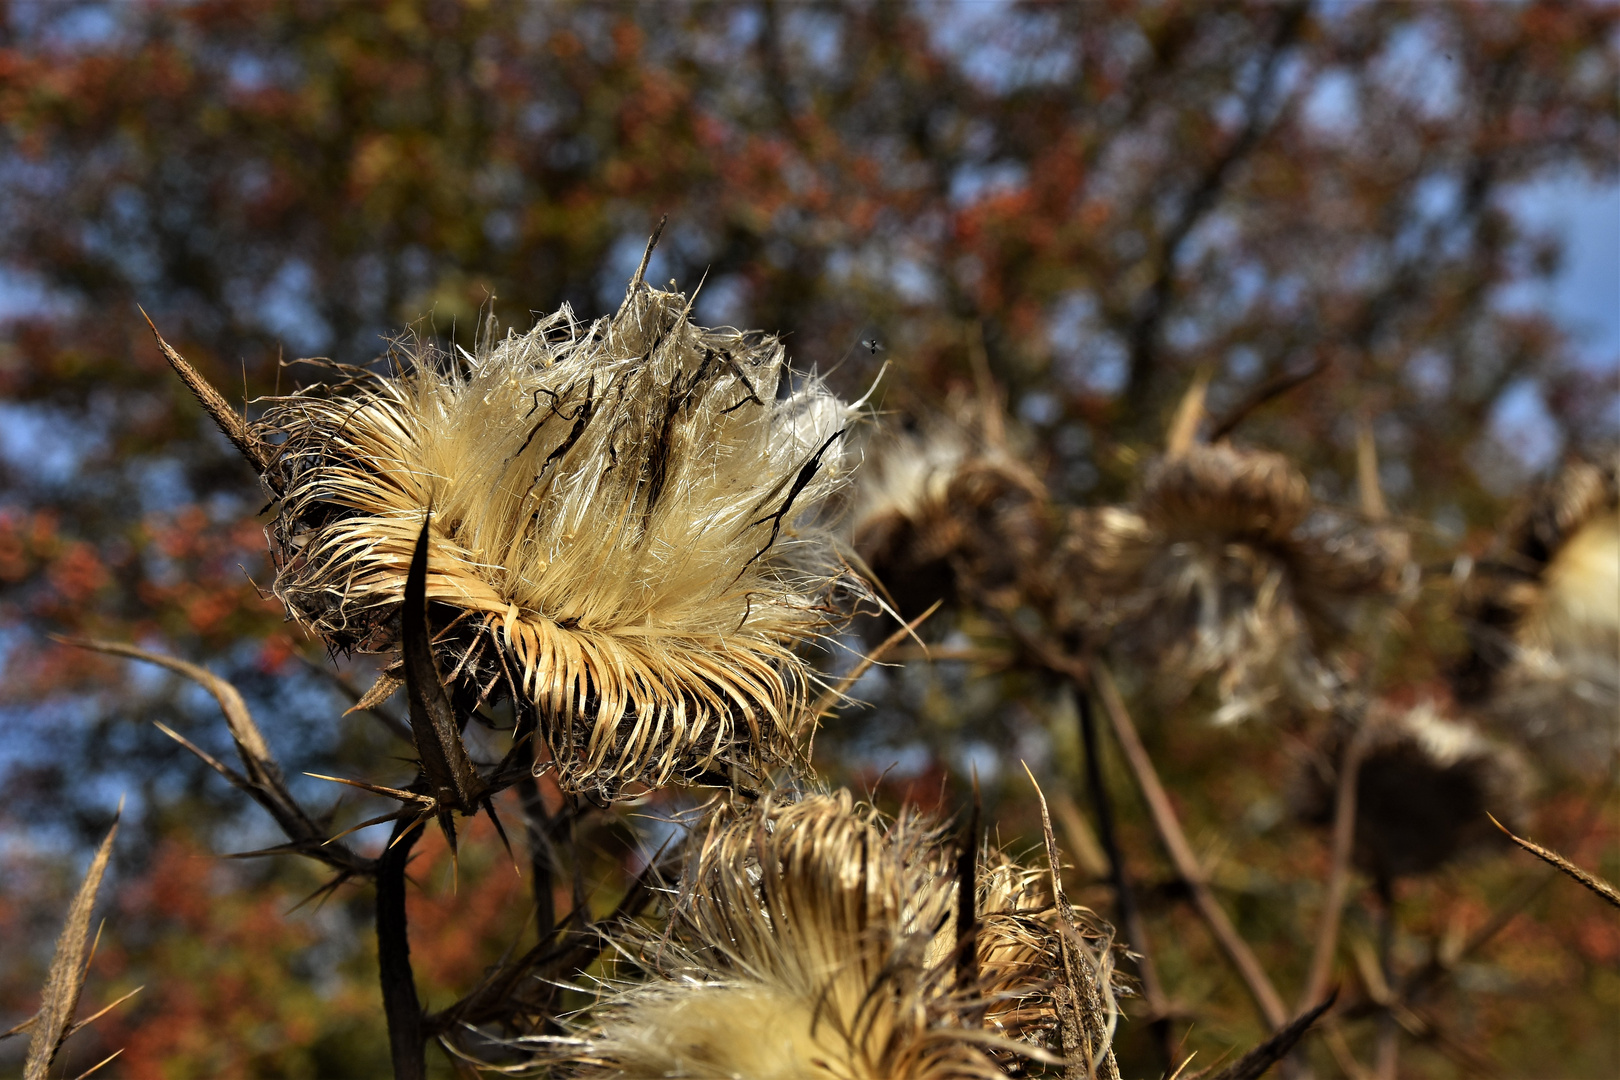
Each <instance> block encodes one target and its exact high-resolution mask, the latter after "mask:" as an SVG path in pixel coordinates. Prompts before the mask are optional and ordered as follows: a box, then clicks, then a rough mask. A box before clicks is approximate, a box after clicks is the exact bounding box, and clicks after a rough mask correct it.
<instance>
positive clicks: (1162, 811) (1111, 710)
mask: <svg viewBox="0 0 1620 1080" xmlns="http://www.w3.org/2000/svg"><path fill="white" fill-rule="evenodd" d="M1092 672H1093V685H1095V686H1096V687H1097V691H1098V696H1099V697H1101V698H1102V702H1103V709H1104V711H1105V712H1107V713H1108V719H1109V721H1110V723H1111V724H1112V725H1113V728H1114V736H1115V737H1116V738H1117V739H1118V740H1119V744H1120V748H1121V749H1122V750H1124V752H1125V760H1126V761H1127V762H1128V763H1129V764H1130V767H1131V771H1132V773H1134V774H1135V777H1136V784H1137V788H1138V789H1139V790H1140V791H1141V793H1142V798H1143V800H1144V801H1145V802H1146V803H1147V805H1148V811H1149V813H1150V815H1151V816H1152V818H1153V825H1154V828H1155V829H1156V830H1157V831H1158V833H1159V839H1160V841H1161V842H1162V843H1163V844H1164V849H1165V852H1166V853H1167V854H1168V855H1169V856H1170V861H1171V863H1172V864H1173V865H1174V866H1175V869H1176V873H1177V874H1179V875H1180V876H1181V879H1182V881H1183V882H1185V883H1186V886H1187V889H1188V891H1189V892H1191V893H1192V898H1193V906H1194V907H1195V908H1196V909H1197V910H1198V914H1199V915H1201V916H1202V917H1203V919H1204V922H1205V923H1206V924H1207V925H1208V926H1209V930H1210V933H1211V935H1213V936H1214V938H1215V941H1216V944H1218V945H1219V946H1220V947H1221V951H1223V952H1224V953H1226V956H1227V959H1228V960H1230V961H1231V963H1232V967H1233V968H1234V969H1236V971H1237V973H1238V975H1239V977H1241V978H1242V979H1243V984H1244V986H1246V987H1247V988H1248V991H1249V996H1250V997H1252V998H1253V999H1254V1003H1255V1005H1256V1006H1257V1007H1258V1008H1259V1010H1260V1015H1261V1016H1262V1017H1264V1018H1265V1021H1266V1023H1267V1024H1269V1025H1270V1026H1271V1028H1272V1030H1273V1031H1279V1030H1281V1029H1282V1028H1283V1027H1284V1026H1286V1025H1287V1023H1288V1020H1289V1016H1288V1008H1287V1006H1285V1005H1284V1004H1283V1000H1282V998H1281V997H1280V996H1279V995H1278V993H1277V989H1276V987H1275V986H1273V985H1272V983H1271V979H1270V977H1268V976H1267V975H1266V972H1265V969H1264V968H1262V967H1261V966H1260V961H1259V960H1258V959H1257V958H1256V957H1255V955H1254V951H1253V950H1252V949H1250V948H1249V945H1248V942H1246V941H1244V940H1243V937H1242V935H1240V934H1239V933H1238V931H1237V928H1236V927H1235V926H1233V925H1232V920H1231V919H1230V918H1228V917H1227V914H1226V912H1225V911H1224V910H1222V908H1221V905H1220V903H1219V901H1217V900H1216V899H1215V894H1214V893H1213V892H1212V891H1211V890H1210V887H1209V878H1208V875H1207V874H1206V873H1205V872H1204V868H1203V867H1202V866H1201V865H1200V864H1199V862H1198V858H1197V856H1196V855H1194V854H1193V850H1192V845H1190V844H1189V843H1187V836H1186V834H1185V833H1184V832H1183V831H1182V829H1181V823H1180V822H1179V821H1178V820H1177V819H1176V812H1175V808H1174V807H1173V806H1172V805H1171V803H1170V796H1169V795H1168V794H1167V793H1166V792H1165V790H1164V784H1163V783H1161V782H1160V780H1159V774H1158V772H1157V770H1155V769H1154V767H1153V759H1152V758H1150V757H1149V756H1148V752H1147V748H1146V747H1145V746H1143V745H1142V738H1141V736H1140V735H1138V734H1137V732H1136V725H1135V724H1134V723H1132V721H1131V717H1130V714H1129V713H1128V712H1126V711H1125V702H1124V700H1123V699H1122V698H1121V697H1120V694H1119V688H1118V687H1117V686H1116V685H1115V684H1114V679H1113V676H1112V675H1110V674H1109V673H1108V669H1107V668H1105V667H1103V666H1102V665H1101V664H1100V663H1099V664H1093V665H1092Z"/></svg>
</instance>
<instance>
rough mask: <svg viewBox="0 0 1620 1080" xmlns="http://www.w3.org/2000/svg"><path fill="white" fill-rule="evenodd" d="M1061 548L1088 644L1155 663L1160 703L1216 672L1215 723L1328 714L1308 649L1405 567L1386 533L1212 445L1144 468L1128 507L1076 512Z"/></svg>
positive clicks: (1400, 545) (1400, 544) (1339, 631)
mask: <svg viewBox="0 0 1620 1080" xmlns="http://www.w3.org/2000/svg"><path fill="white" fill-rule="evenodd" d="M1064 552H1065V554H1064V559H1065V563H1066V566H1067V567H1068V572H1069V577H1070V580H1071V581H1072V582H1073V583H1074V584H1073V588H1074V590H1075V592H1076V594H1077V597H1078V602H1079V603H1080V604H1081V605H1083V607H1084V608H1085V610H1086V613H1087V621H1088V622H1089V623H1090V626H1091V632H1092V635H1093V637H1094V638H1095V639H1096V640H1098V641H1099V642H1100V643H1102V644H1112V645H1114V646H1116V647H1118V648H1120V649H1122V650H1124V651H1126V652H1128V653H1131V654H1134V655H1136V656H1137V657H1139V658H1142V659H1143V660H1144V661H1146V662H1150V663H1155V664H1156V665H1157V666H1158V669H1159V670H1160V671H1161V672H1163V673H1165V674H1167V675H1169V676H1170V677H1169V678H1168V679H1166V680H1165V681H1164V686H1165V688H1166V691H1167V693H1168V694H1170V695H1172V696H1179V695H1181V694H1185V693H1186V692H1187V691H1188V690H1190V689H1191V687H1192V686H1193V685H1194V684H1196V683H1197V682H1198V681H1200V680H1201V679H1203V678H1205V677H1206V676H1210V675H1213V676H1215V677H1216V690H1217V693H1218V695H1219V698H1220V702H1221V705H1220V708H1219V710H1218V711H1217V713H1216V719H1217V720H1218V721H1222V722H1230V721H1235V720H1239V719H1242V718H1244V717H1246V716H1250V715H1253V714H1257V713H1261V712H1263V711H1265V710H1266V709H1267V708H1268V707H1269V706H1271V705H1273V704H1274V703H1277V702H1279V701H1287V702H1290V703H1294V704H1299V705H1303V706H1306V707H1308V708H1313V709H1324V708H1326V707H1327V706H1328V704H1329V692H1330V691H1331V689H1332V687H1333V686H1334V677H1333V676H1332V675H1331V674H1330V672H1329V670H1328V669H1327V667H1326V666H1325V665H1324V663H1323V662H1322V661H1321V660H1320V659H1319V650H1320V649H1322V648H1323V647H1324V646H1326V645H1328V644H1330V643H1331V642H1333V641H1334V640H1336V639H1338V638H1339V637H1341V636H1342V635H1343V634H1344V633H1345V632H1346V631H1347V630H1348V629H1350V623H1351V616H1352V613H1353V610H1354V606H1355V602H1356V601H1357V600H1359V599H1361V598H1364V597H1370V596H1377V595H1387V594H1390V593H1393V592H1394V591H1396V590H1397V589H1398V587H1399V585H1400V582H1401V578H1402V572H1403V569H1404V567H1405V566H1406V564H1407V559H1406V544H1405V540H1404V537H1402V536H1400V535H1399V534H1398V533H1396V532H1395V531H1394V530H1393V529H1391V528H1390V527H1388V526H1379V525H1373V526H1369V525H1366V524H1364V523H1362V522H1361V521H1360V520H1358V519H1356V518H1353V517H1351V516H1350V515H1347V514H1343V513H1339V512H1335V511H1330V510H1329V509H1328V508H1325V507H1322V506H1320V505H1318V504H1316V503H1315V502H1313V500H1312V498H1311V494H1310V487H1309V485H1308V484H1307V483H1306V481H1305V478H1304V476H1302V475H1301V474H1300V472H1299V470H1298V469H1296V468H1295V467H1294V466H1293V465H1292V464H1291V463H1290V462H1289V461H1288V460H1287V459H1285V458H1283V457H1281V456H1280V455H1277V454H1271V453H1266V452H1262V451H1251V450H1239V449H1237V448H1235V447H1232V446H1230V445H1227V444H1224V443H1223V444H1217V445H1214V446H1205V445H1194V446H1190V447H1188V448H1186V449H1185V450H1184V451H1182V452H1181V453H1179V454H1176V455H1172V456H1167V457H1166V458H1164V459H1161V460H1159V461H1156V462H1154V463H1153V464H1152V465H1150V466H1149V467H1148V469H1147V471H1146V474H1145V476H1144V478H1143V484H1142V490H1141V494H1140V496H1139V497H1138V499H1137V501H1136V504H1135V506H1134V507H1132V508H1131V509H1128V510H1127V509H1121V508H1115V507H1102V508H1096V509H1089V510H1080V511H1076V512H1075V513H1074V514H1073V515H1072V516H1071V519H1070V527H1069V532H1068V535H1067V537H1066V543H1065V548H1064Z"/></svg>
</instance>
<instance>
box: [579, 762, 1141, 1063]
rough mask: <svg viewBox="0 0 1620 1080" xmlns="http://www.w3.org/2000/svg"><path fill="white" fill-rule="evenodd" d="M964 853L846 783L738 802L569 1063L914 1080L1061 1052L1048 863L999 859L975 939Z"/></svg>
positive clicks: (699, 845)
mask: <svg viewBox="0 0 1620 1080" xmlns="http://www.w3.org/2000/svg"><path fill="white" fill-rule="evenodd" d="M956 863H957V856H956V852H955V851H954V850H952V845H950V844H949V843H948V842H945V840H944V838H943V836H942V834H941V831H940V830H939V829H938V827H937V826H934V825H931V824H929V823H928V822H926V821H923V820H920V819H918V818H916V817H909V816H903V817H901V818H900V819H899V820H897V821H892V822H891V821H885V820H884V819H882V818H881V817H880V816H879V815H878V814H877V813H876V812H875V811H874V810H873V809H872V808H871V807H869V806H866V805H861V804H856V803H855V802H853V800H852V799H851V798H850V796H849V795H848V793H847V792H840V793H838V794H836V795H814V796H808V797H805V798H803V799H802V800H800V801H797V802H779V801H773V800H767V801H765V802H764V803H762V804H760V805H757V806H754V807H750V808H747V809H744V810H740V811H739V810H734V809H730V808H722V809H721V810H720V811H719V812H718V813H717V815H716V817H715V818H714V819H713V820H712V822H711V824H710V826H709V828H708V829H707V831H706V832H705V833H704V834H703V835H701V836H700V837H698V838H697V839H696V841H695V843H694V850H693V853H692V856H691V859H690V863H689V866H688V869H687V872H686V876H685V878H684V880H683V881H682V884H681V889H680V894H679V899H678V900H677V901H676V903H675V908H674V911H673V913H672V918H671V922H670V924H669V926H668V928H667V930H665V931H664V932H663V933H654V932H652V931H634V932H627V933H626V935H625V936H624V937H623V938H622V939H621V940H620V941H619V942H618V943H617V944H618V949H619V952H620V954H621V955H622V956H623V957H624V958H625V960H626V961H627V962H628V963H629V964H630V966H632V967H635V968H639V969H641V971H642V972H643V974H644V975H645V976H646V978H645V980H644V981H640V982H633V983H626V984H621V985H618V986H617V987H616V988H615V989H614V990H612V991H611V992H610V993H609V995H608V996H607V997H606V998H605V1000H604V1002H603V1003H602V1004H601V1005H600V1006H598V1007H597V1009H595V1010H594V1011H593V1019H592V1021H591V1026H590V1027H589V1028H588V1030H587V1031H585V1032H584V1033H583V1038H582V1041H581V1044H580V1046H581V1049H580V1050H579V1051H578V1053H577V1055H576V1057H575V1058H574V1066H573V1068H574V1071H573V1072H572V1073H571V1075H576V1076H589V1077H607V1076H668V1077H712V1078H719V1077H734V1076H747V1077H751V1078H755V1080H777V1078H790V1077H791V1078H801V1077H802V1078H829V1080H830V1078H838V1080H855V1078H871V1080H878V1078H884V1080H900V1078H921V1077H930V1078H932V1077H987V1076H1002V1075H1005V1072H1004V1071H1003V1069H1004V1066H1006V1065H1009V1064H1012V1063H1015V1062H1024V1063H1028V1062H1031V1061H1045V1062H1054V1061H1055V1058H1054V1053H1053V1049H1052V1048H1054V1047H1057V1046H1058V1045H1059V1040H1060V1033H1059V1032H1058V1030H1057V1029H1058V1027H1059V1020H1058V1015H1057V1007H1056V1005H1055V1004H1054V997H1055V988H1057V987H1059V986H1060V985H1061V984H1062V981H1063V975H1062V956H1061V953H1060V940H1061V938H1060V934H1061V931H1060V930H1059V926H1060V925H1061V923H1060V921H1059V919H1058V917H1057V912H1056V909H1055V908H1054V906H1053V903H1052V900H1051V896H1050V893H1049V892H1048V891H1047V890H1046V889H1045V887H1044V886H1043V884H1042V879H1043V878H1044V877H1045V875H1044V873H1040V872H1036V871H1031V870H1025V869H1022V868H1020V867H1018V866H1016V865H1014V864H1013V863H1011V862H1010V861H1008V860H1007V859H1005V858H1004V857H1002V856H1001V855H1000V854H999V853H997V852H994V851H986V852H984V853H982V857H981V864H982V868H981V870H980V872H979V873H978V874H977V890H976V891H977V897H976V904H975V915H976V925H975V927H974V928H973V929H972V930H971V931H969V932H967V933H961V932H959V930H960V928H959V926H958V924H957V920H958V918H959V915H958V882H959V881H960V880H962V879H961V877H960V874H959V873H958V870H957V868H956ZM1083 925H1088V926H1089V925H1090V924H1083ZM1093 933H1094V934H1095V931H1093ZM1076 936H1078V935H1076ZM1099 938H1100V935H1097V937H1094V938H1093V940H1091V941H1089V942H1088V941H1080V942H1079V943H1078V944H1079V945H1080V946H1081V949H1080V950H1079V951H1080V952H1081V954H1082V955H1083V956H1086V957H1089V958H1090V968H1089V970H1088V971H1087V972H1086V973H1085V977H1086V978H1088V979H1090V980H1092V984H1093V988H1094V989H1095V990H1096V991H1097V992H1096V993H1094V994H1091V995H1090V996H1089V999H1090V1000H1092V1001H1094V1002H1095V1001H1101V1000H1107V1001H1109V1002H1111V1001H1112V997H1111V987H1110V985H1109V979H1110V972H1109V968H1108V966H1107V960H1106V954H1107V949H1106V946H1105V945H1103V944H1102V943H1101V942H1100V940H1098V939H1099ZM1086 1019H1087V1026H1088V1027H1089V1028H1090V1029H1091V1031H1092V1032H1093V1033H1094V1036H1095V1038H1094V1041H1093V1043H1092V1045H1093V1046H1094V1056H1095V1058H1096V1061H1097V1073H1096V1075H1098V1076H1109V1075H1113V1076H1117V1072H1116V1071H1115V1070H1114V1069H1113V1060H1112V1055H1111V1053H1109V1052H1108V1051H1107V1049H1106V1047H1107V1038H1108V1032H1109V1030H1110V1025H1109V1017H1108V1016H1106V1015H1104V1014H1102V1012H1101V1011H1100V1010H1099V1009H1094V1010H1093V1013H1092V1014H1088V1016H1087V1018H1086ZM1077 1075H1086V1073H1085V1071H1084V1068H1083V1067H1082V1072H1081V1073H1079V1074H1077Z"/></svg>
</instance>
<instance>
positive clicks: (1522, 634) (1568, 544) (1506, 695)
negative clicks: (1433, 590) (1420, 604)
mask: <svg viewBox="0 0 1620 1080" xmlns="http://www.w3.org/2000/svg"><path fill="white" fill-rule="evenodd" d="M1501 546H1502V550H1501V551H1500V552H1499V553H1498V558H1496V559H1494V560H1492V561H1491V562H1490V563H1488V564H1487V566H1486V567H1484V568H1482V573H1481V574H1480V575H1479V576H1478V577H1477V578H1476V580H1474V581H1472V582H1470V583H1469V585H1468V586H1467V587H1466V588H1465V589H1464V591H1463V594H1462V596H1461V603H1460V605H1459V606H1460V611H1459V614H1460V615H1461V617H1462V619H1463V621H1464V625H1465V627H1466V629H1467V632H1468V637H1469V644H1470V652H1469V655H1468V657H1467V659H1466V660H1465V662H1464V664H1463V665H1462V667H1461V668H1460V670H1459V671H1458V672H1457V678H1456V680H1455V681H1456V684H1457V691H1458V694H1459V696H1460V697H1461V698H1463V699H1464V700H1466V701H1468V702H1470V703H1471V704H1475V705H1479V706H1482V707H1484V708H1485V709H1486V710H1487V711H1488V712H1489V714H1490V715H1491V716H1492V717H1494V718H1495V719H1497V720H1498V721H1501V722H1502V723H1504V724H1505V725H1506V726H1508V727H1509V728H1511V729H1512V730H1514V731H1515V732H1516V733H1517V734H1520V735H1522V736H1524V737H1527V738H1529V739H1530V740H1532V741H1533V742H1536V743H1537V744H1539V745H1540V746H1541V747H1542V748H1543V749H1545V750H1547V751H1548V752H1549V753H1550V754H1551V755H1552V756H1554V757H1555V758H1558V759H1561V760H1563V761H1564V762H1566V763H1568V764H1571V765H1574V766H1575V767H1577V768H1578V769H1591V768H1593V767H1596V768H1599V769H1601V768H1602V767H1604V765H1605V763H1606V762H1607V761H1608V759H1609V757H1610V755H1611V754H1613V752H1614V751H1615V749H1616V748H1617V747H1620V723H1617V720H1616V718H1617V716H1620V491H1617V483H1616V470H1615V468H1614V467H1612V466H1611V467H1608V468H1604V467H1602V466H1599V465H1597V464H1594V463H1592V462H1588V461H1574V462H1571V463H1570V464H1568V465H1567V466H1565V467H1564V468H1563V469H1562V470H1560V471H1559V473H1558V474H1557V475H1555V476H1554V477H1552V478H1551V479H1550V480H1549V481H1548V482H1547V483H1545V484H1543V485H1541V486H1540V487H1539V488H1538V489H1537V490H1536V491H1535V492H1534V493H1533V494H1532V495H1531V497H1530V498H1529V499H1528V500H1527V501H1526V503H1525V505H1524V506H1523V507H1522V508H1521V510H1520V511H1519V513H1518V514H1517V516H1516V519H1515V520H1514V521H1512V522H1510V524H1509V526H1508V528H1507V530H1506V536H1505V538H1504V541H1503V543H1502V545H1501Z"/></svg>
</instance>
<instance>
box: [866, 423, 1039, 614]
mask: <svg viewBox="0 0 1620 1080" xmlns="http://www.w3.org/2000/svg"><path fill="white" fill-rule="evenodd" d="M991 408H992V406H989V405H984V404H977V405H967V406H965V407H963V408H961V409H959V410H958V413H959V415H958V416H957V417H955V418H948V417H945V416H935V417H932V418H930V419H929V420H928V421H927V422H925V423H924V424H923V425H922V426H921V428H920V429H919V430H918V431H914V432H913V431H901V430H893V429H891V430H887V431H879V432H877V433H876V434H875V435H874V436H873V437H872V438H871V439H869V440H868V442H867V444H866V463H865V464H864V466H863V467H862V469H861V474H860V478H859V481H858V482H857V484H856V486H855V494H854V498H853V499H852V500H851V501H852V508H851V513H850V515H849V536H850V544H851V547H853V548H854V550H855V551H856V552H857V553H858V554H859V555H860V557H861V558H862V559H863V560H865V563H866V568H867V569H869V570H870V572H871V574H872V576H873V577H874V578H875V579H876V581H877V582H878V583H879V584H881V585H882V586H883V589H884V591H885V592H886V593H887V595H888V596H889V597H890V598H891V599H892V600H893V602H894V605H895V608H896V610H897V613H898V614H900V615H901V616H902V617H903V618H906V619H911V618H914V617H915V616H917V615H920V614H922V612H923V611H925V610H926V609H927V608H928V606H929V605H930V604H932V603H933V602H934V601H936V600H944V601H946V602H947V603H955V602H957V601H959V600H963V599H968V598H974V599H979V598H982V597H983V596H984V595H986V594H988V593H992V592H995V591H997V590H1002V589H1006V588H1008V587H1010V586H1014V585H1015V584H1016V585H1018V586H1020V587H1022V588H1023V590H1024V591H1025V592H1029V591H1030V589H1031V586H1032V585H1033V584H1034V583H1033V581H1032V580H1030V579H1032V578H1033V577H1034V576H1035V575H1034V569H1035V568H1036V567H1037V566H1040V565H1043V564H1044V563H1045V561H1046V560H1045V559H1044V558H1043V557H1042V556H1043V555H1045V554H1046V553H1047V548H1048V542H1049V535H1050V531H1051V530H1050V529H1049V527H1048V523H1047V520H1046V514H1045V511H1044V508H1045V506H1046V492H1045V489H1044V487H1043V486H1042V484H1041V482H1040V480H1039V479H1038V478H1037V477H1036V476H1035V475H1034V473H1032V472H1031V471H1030V469H1029V468H1028V466H1026V465H1024V464H1023V463H1022V462H1021V461H1019V460H1018V459H1017V458H1016V457H1015V456H1014V455H1013V454H1012V453H1011V452H1010V451H1009V449H1008V447H1007V445H1006V443H1005V438H1004V436H1003V435H1002V434H1001V433H1000V428H999V417H995V418H994V419H991V418H990V415H989V410H990V409H991Z"/></svg>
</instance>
